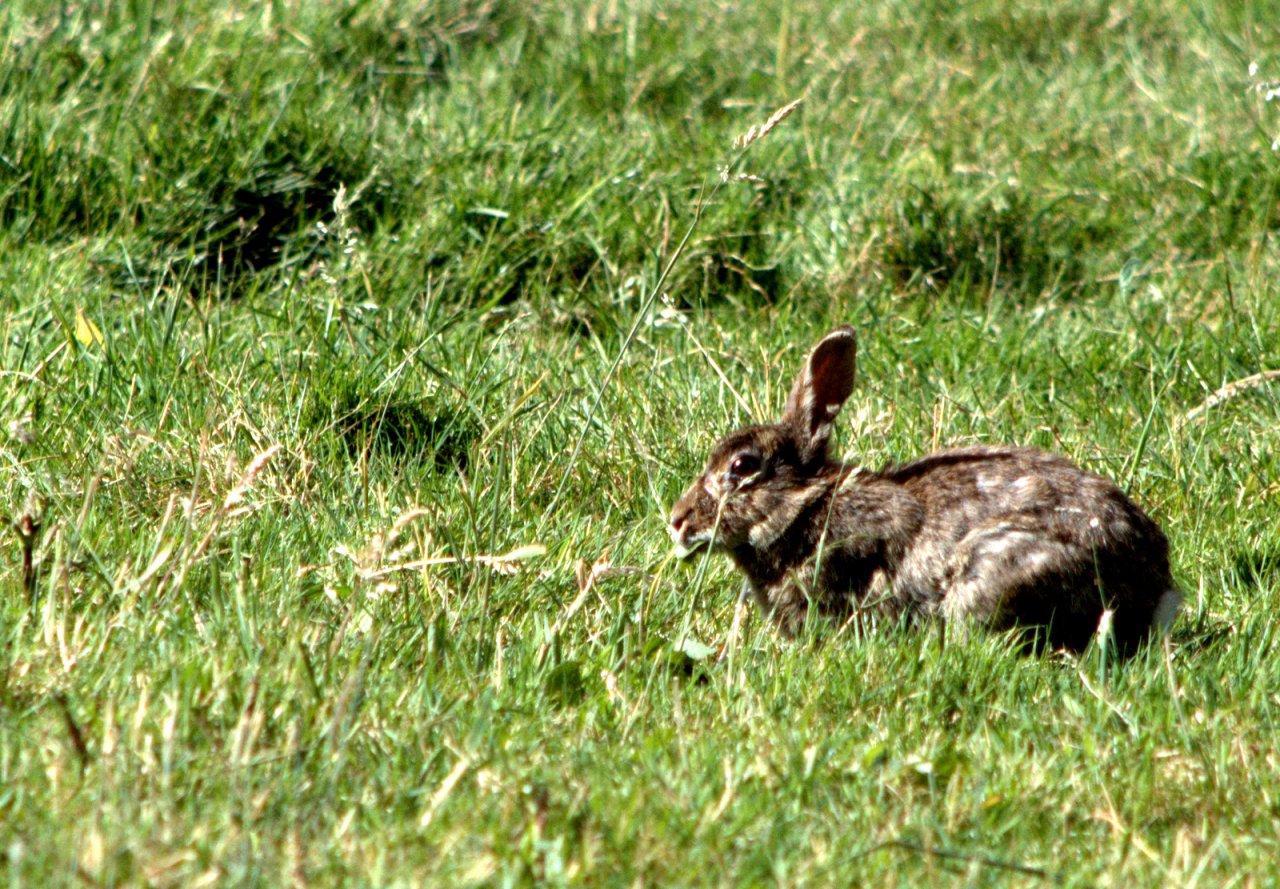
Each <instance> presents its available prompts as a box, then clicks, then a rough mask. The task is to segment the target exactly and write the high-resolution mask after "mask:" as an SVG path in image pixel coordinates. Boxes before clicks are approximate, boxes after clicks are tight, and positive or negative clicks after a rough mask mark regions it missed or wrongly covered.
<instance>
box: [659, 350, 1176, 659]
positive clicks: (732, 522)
mask: <svg viewBox="0 0 1280 889" xmlns="http://www.w3.org/2000/svg"><path fill="white" fill-rule="evenodd" d="M856 355H857V340H856V337H855V334H854V331H853V329H852V328H851V327H840V328H837V329H836V330H833V331H832V332H831V333H829V334H827V336H825V337H824V338H823V339H822V340H821V341H820V342H819V343H818V344H817V345H816V346H815V347H814V349H813V351H812V352H811V353H810V355H809V357H808V360H807V361H806V362H805V365H804V367H803V368H802V369H801V371H800V374H799V377H798V378H797V379H796V382H795V385H794V387H793V388H792V390H791V394H790V397H789V398H788V399H787V403H786V407H785V408H784V410H783V413H782V418H781V419H780V420H779V421H778V422H777V423H774V424H770V425H759V426H749V427H747V428H745V429H741V430H739V431H737V432H734V433H732V434H731V435H729V436H727V437H725V438H724V439H722V440H721V441H720V442H719V443H718V444H717V445H716V446H715V448H714V449H713V450H712V452H711V457H710V459H709V460H708V461H707V466H706V470H705V471H704V472H703V473H702V475H701V476H700V477H699V478H698V479H697V480H696V481H694V483H693V484H692V485H691V486H690V487H689V489H688V490H687V491H686V492H685V493H684V494H683V495H682V496H681V497H680V499H679V500H677V501H676V503H675V505H674V507H672V510H671V517H670V527H669V528H668V531H669V533H670V535H671V538H672V540H673V541H674V543H675V544H676V550H677V553H678V554H680V555H688V554H690V553H692V552H694V551H697V550H699V549H702V548H704V547H710V548H711V549H713V550H717V551H722V552H726V553H728V554H729V555H730V556H731V557H732V558H733V560H734V562H736V563H737V566H738V568H739V569H740V570H741V571H742V573H743V574H744V575H745V577H746V581H747V586H748V588H749V590H750V594H751V596H752V598H753V599H754V600H755V602H756V604H757V605H758V606H759V609H760V610H761V611H762V612H763V613H764V614H765V615H767V616H768V617H769V618H771V619H772V621H773V622H774V624H775V625H776V626H777V628H778V630H779V631H780V632H781V633H782V634H783V635H784V636H787V637H790V636H793V635H795V633H796V632H798V631H799V630H800V629H801V628H802V627H803V626H804V624H805V622H806V621H807V620H808V619H809V616H810V613H811V612H812V613H814V614H816V615H820V616H823V617H828V618H832V619H834V620H836V621H840V622H843V621H845V620H848V619H849V618H851V617H853V616H855V615H858V614H875V615H879V616H883V617H886V618H889V619H891V620H894V619H907V620H910V621H913V622H918V621H925V620H929V619H942V620H945V621H947V622H948V624H949V625H950V624H956V625H958V626H959V627H961V628H962V629H964V630H966V631H967V628H968V627H971V626H983V627H986V628H988V629H991V630H994V631H1004V630H1024V631H1027V632H1026V633H1025V634H1024V638H1026V639H1027V641H1029V642H1030V644H1032V645H1034V646H1036V647H1040V646H1043V645H1045V644H1048V645H1051V646H1054V647H1062V648H1067V649H1071V650H1077V651H1078V650H1081V649H1083V648H1084V647H1085V646H1087V645H1088V644H1089V641H1090V640H1091V639H1092V638H1093V636H1094V634H1095V632H1096V631H1097V630H1098V627H1099V622H1100V620H1101V619H1102V617H1103V614H1104V612H1109V613H1110V615H1111V619H1110V626H1111V634H1112V639H1113V640H1114V643H1115V645H1116V647H1117V648H1118V650H1119V651H1121V652H1122V653H1131V652H1132V651H1133V650H1134V648H1135V647H1136V646H1137V645H1138V644H1139V643H1141V642H1142V640H1144V639H1145V638H1147V637H1148V636H1149V635H1150V633H1151V632H1152V630H1153V629H1163V628H1165V627H1167V626H1168V624H1169V623H1171V622H1172V620H1173V618H1174V617H1175V616H1176V614H1177V611H1178V608H1179V607H1180V604H1181V596H1180V594H1179V593H1178V591H1177V589H1176V588H1175V586H1174V584H1173V580H1172V578H1171V577H1170V572H1169V547H1168V543H1167V541H1166V539H1165V536H1164V534H1163V532H1162V531H1161V530H1160V528H1159V526H1158V525H1157V524H1156V523H1155V522H1154V521H1152V520H1151V519H1150V518H1149V517H1148V516H1147V515H1146V513H1144V512H1143V511H1142V510H1141V509H1140V508H1139V507H1138V506H1137V505H1136V504H1135V503H1134V502H1133V501H1132V500H1130V499H1129V498H1128V497H1127V496H1125V494H1124V493H1123V492H1121V491H1120V489H1119V488H1118V487H1116V485H1115V484H1114V483H1113V482H1111V481H1110V480H1108V479H1106V478H1103V477H1102V476H1099V475H1095V474H1094V473H1092V472H1087V471H1085V470H1083V469H1081V468H1079V467H1077V466H1075V465H1074V464H1072V463H1071V462H1069V461H1068V460H1066V459H1064V458H1063V457H1060V456H1056V455H1054V454H1048V453H1045V452H1043V451H1039V450H1035V449H1033V448H1023V447H1004V446H994V447H967V448H957V449H954V450H946V451H941V452H939V453H935V454H931V455H929V456H927V457H923V458H921V459H918V460H914V461H912V462H910V463H905V464H902V465H898V466H890V467H888V468H886V469H883V470H881V471H878V472H874V471H869V470H866V469H861V468H858V467H855V466H850V465H846V464H843V463H838V462H834V461H832V460H829V459H828V457H827V443H828V441H829V439H830V437H831V428H832V423H833V422H834V420H835V417H836V415H837V414H838V413H839V411H840V408H841V406H842V405H843V404H844V402H845V400H846V399H847V398H848V397H849V394H850V392H851V391H852V390H853V380H854V368H855V363H856Z"/></svg>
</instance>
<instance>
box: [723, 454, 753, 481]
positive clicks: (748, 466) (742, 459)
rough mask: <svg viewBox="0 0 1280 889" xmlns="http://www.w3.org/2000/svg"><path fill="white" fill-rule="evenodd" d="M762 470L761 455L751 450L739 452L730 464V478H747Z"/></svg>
mask: <svg viewBox="0 0 1280 889" xmlns="http://www.w3.org/2000/svg"><path fill="white" fill-rule="evenodd" d="M759 471H760V457H759V455H757V454H752V453H750V452H747V453H743V454H739V455H738V456H736V457H734V458H733V462H732V463H730V464H729V476H730V478H745V477H746V476H748V475H751V474H753V473H755V472H759Z"/></svg>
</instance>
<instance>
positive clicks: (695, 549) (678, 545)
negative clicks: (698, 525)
mask: <svg viewBox="0 0 1280 889" xmlns="http://www.w3.org/2000/svg"><path fill="white" fill-rule="evenodd" d="M667 533H668V534H670V535H671V544H672V546H671V549H672V552H673V553H674V554H675V557H676V558H677V559H687V558H689V557H690V556H692V555H695V554H696V553H700V552H702V551H704V550H706V549H708V548H709V547H710V546H711V540H710V539H709V538H708V537H706V536H704V535H701V534H690V535H688V536H686V535H685V534H683V533H682V532H681V531H677V530H676V529H675V528H672V527H668V528H667Z"/></svg>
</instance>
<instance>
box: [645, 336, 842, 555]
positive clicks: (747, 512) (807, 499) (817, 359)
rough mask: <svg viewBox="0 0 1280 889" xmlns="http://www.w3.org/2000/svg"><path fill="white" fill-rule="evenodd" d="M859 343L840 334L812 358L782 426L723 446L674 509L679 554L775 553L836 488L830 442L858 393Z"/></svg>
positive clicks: (746, 432) (672, 529)
mask: <svg viewBox="0 0 1280 889" xmlns="http://www.w3.org/2000/svg"><path fill="white" fill-rule="evenodd" d="M857 351H858V345H857V338H856V337H855V336H854V332H853V328H852V327H838V328H836V329H835V330H833V331H831V333H829V334H827V335H826V336H825V337H823V338H822V340H821V341H820V342H819V343H818V344H817V345H816V346H814V348H813V351H812V352H810V353H809V357H808V360H806V361H805V364H804V367H802V368H801V370H800V374H799V376H798V377H797V378H796V381H795V384H794V385H793V386H792V389H791V394H790V396H789V397H788V398H787V404H786V407H785V408H784V410H783V412H782V418H781V419H780V420H779V421H778V422H777V423H773V424H770V425H761V426H748V427H747V428H745V429H741V430H739V431H737V432H734V433H732V434H731V435H728V436H726V437H725V438H723V439H721V440H720V441H719V442H718V443H717V444H716V446H715V448H714V449H713V450H712V452H711V458H710V459H709V460H708V461H707V467H706V469H705V470H704V471H703V473H702V475H701V476H699V477H698V479H697V480H695V481H694V483H693V484H692V485H690V486H689V489H688V490H687V491H685V493H684V494H683V495H681V497H680V499H679V500H677V501H676V503H675V506H673V507H672V509H671V520H670V525H669V527H668V529H667V530H668V533H670V535H671V539H672V541H673V542H674V543H675V546H676V553H677V554H678V555H680V556H687V555H689V554H691V553H693V552H695V551H697V550H699V549H701V548H702V547H704V546H706V547H710V548H712V549H715V550H723V551H729V552H733V551H735V550H739V549H741V548H743V547H750V548H751V549H755V550H763V549H766V548H768V546H769V545H770V544H772V543H773V542H774V541H775V540H777V539H778V537H780V536H781V535H782V534H783V532H785V531H786V530H787V529H788V528H789V527H791V525H792V524H793V523H794V522H795V520H796V519H797V517H798V516H799V515H800V514H801V512H803V510H804V509H805V507H806V506H808V505H809V504H811V503H812V502H813V501H814V500H815V499H816V498H817V497H819V496H820V495H821V494H822V492H823V491H824V490H826V489H828V488H829V485H830V479H829V478H828V477H827V476H828V475H829V472H830V469H831V464H829V462H828V460H827V442H828V441H829V440H830V438H831V428H832V424H833V422H834V421H835V417H836V414H838V413H839V412H840V408H841V406H842V405H843V404H844V402H845V400H846V399H847V398H848V397H849V393H850V392H852V391H853V378H854V368H855V365H856V360H857Z"/></svg>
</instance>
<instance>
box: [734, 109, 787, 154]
mask: <svg viewBox="0 0 1280 889" xmlns="http://www.w3.org/2000/svg"><path fill="white" fill-rule="evenodd" d="M802 101H804V100H803V99H796V100H795V101H794V102H788V103H787V104H786V105H783V106H782V107H781V108H779V109H778V110H777V111H775V112H773V114H771V115H769V119H768V120H766V121H765V122H764V123H763V124H761V125H760V126H753V127H752V128H751V129H749V130H747V131H746V132H745V133H743V134H742V135H741V136H739V137H738V138H736V139H734V140H733V147H734V148H746V147H747V146H748V145H750V144H751V143H753V142H758V141H760V140H761V139H763V138H764V137H765V136H767V135H769V132H770V131H771V130H772V129H773V128H774V127H776V126H777V125H778V124H780V123H782V122H783V121H784V120H786V119H787V118H788V117H789V116H790V115H791V112H793V111H795V110H796V109H797V108H799V107H800V103H801V102H802Z"/></svg>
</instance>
